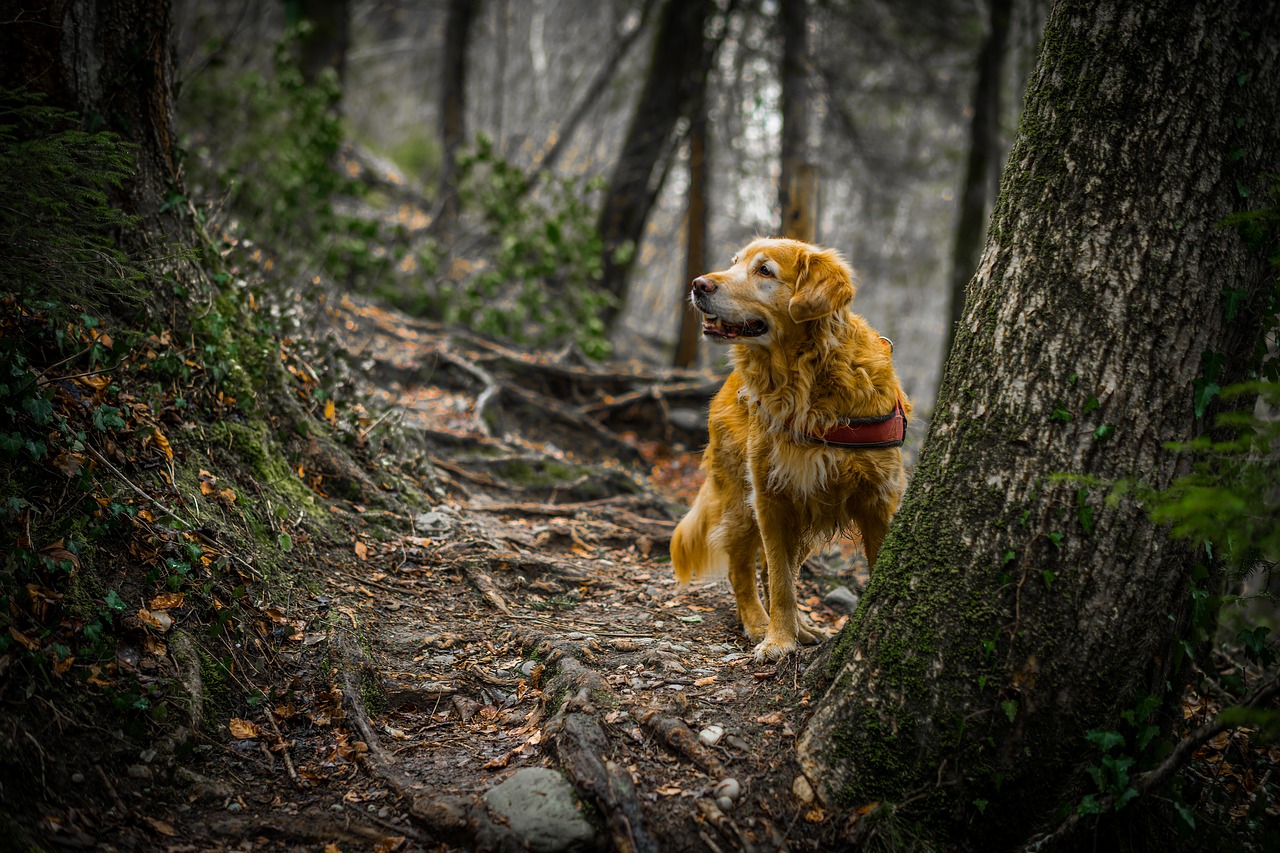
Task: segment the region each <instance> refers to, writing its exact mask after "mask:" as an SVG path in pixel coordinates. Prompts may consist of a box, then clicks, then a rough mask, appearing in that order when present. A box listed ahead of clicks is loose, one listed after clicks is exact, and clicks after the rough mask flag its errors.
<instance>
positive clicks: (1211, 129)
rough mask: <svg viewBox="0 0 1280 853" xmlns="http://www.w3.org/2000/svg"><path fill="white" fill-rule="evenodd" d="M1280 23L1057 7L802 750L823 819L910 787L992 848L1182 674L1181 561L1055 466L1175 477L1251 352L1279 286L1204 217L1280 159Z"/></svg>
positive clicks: (1024, 834) (1239, 14)
mask: <svg viewBox="0 0 1280 853" xmlns="http://www.w3.org/2000/svg"><path fill="white" fill-rule="evenodd" d="M1278 19H1280V8H1278V7H1276V6H1273V5H1263V4H1253V3H1250V2H1246V0H1234V2H1222V3H1197V4H1190V3H1183V2H1181V0H1146V1H1145V2H1131V0H1110V2H1088V3H1086V2H1082V0H1062V2H1059V3H1058V4H1057V5H1056V6H1055V7H1054V9H1053V11H1052V13H1051V16H1050V20H1049V22H1048V25H1047V28H1046V32H1045V35H1044V40H1043V43H1042V46H1041V54H1040V59H1039V65H1038V68H1037V71H1036V73H1035V75H1034V77H1033V79H1032V81H1031V84H1030V86H1029V88H1028V93H1027V98H1026V108H1025V110H1024V114H1023V118H1022V121H1021V125H1020V128H1019V133H1018V137H1017V140H1016V142H1015V145H1014V148H1013V151H1012V153H1011V155H1010V158H1009V170H1008V171H1007V173H1006V175H1005V177H1004V181H1003V183H1002V190H1001V196H1000V199H999V201H998V203H997V207H996V210H995V213H994V215H993V217H992V222H991V227H990V233H989V235H988V238H987V245H986V250H985V253H984V255H983V258H982V262H981V264H980V266H979V269H978V272H977V275H976V277H975V278H974V281H973V283H972V285H971V288H970V291H969V300H968V304H967V305H966V307H965V311H964V316H963V319H962V321H961V323H960V326H959V330H958V334H957V338H956V343H955V347H954V350H953V352H952V353H951V356H950V358H949V359H948V362H947V365H946V370H945V373H944V377H943V381H942V387H941V389H940V393H939V400H938V403H937V407H936V409H935V414H934V418H933V421H932V423H931V425H930V431H929V435H928V439H927V441H926V444H925V447H924V450H923V453H922V455H921V457H920V461H919V464H918V466H917V469H916V472H915V475H914V478H913V480H912V483H911V485H910V487H909V489H908V491H907V494H906V496H905V498H904V500H903V504H902V507H901V509H900V510H899V514H898V517H897V520H896V522H895V524H894V527H893V529H892V530H891V532H890V534H889V537H888V539H887V540H886V541H885V543H884V547H883V550H882V551H881V552H880V558H879V562H878V563H877V564H876V566H875V567H874V571H873V574H872V579H871V583H870V586H869V588H868V591H867V594H866V596H865V597H864V599H863V604H862V606H861V607H860V609H859V611H858V612H857V614H855V617H854V618H853V619H852V620H850V624H849V625H848V626H847V627H846V629H845V630H844V631H843V632H842V633H841V635H840V636H839V637H838V638H837V640H836V641H835V642H834V643H833V644H832V647H831V649H830V652H829V656H828V658H827V660H826V661H825V664H826V668H825V672H826V673H827V674H828V675H830V676H831V677H832V678H833V679H834V680H833V683H832V684H831V686H830V688H829V689H828V691H827V693H826V695H825V696H824V697H823V698H822V700H821V701H820V702H819V703H818V706H817V708H816V710H815V713H814V715H813V717H812V718H811V720H810V721H809V723H808V725H807V727H806V729H805V731H804V732H803V734H802V737H801V739H800V741H799V746H798V749H799V754H800V758H801V762H802V766H803V767H804V768H805V770H806V773H807V774H808V775H809V777H810V779H811V780H812V781H813V782H814V783H815V787H816V788H817V790H818V792H819V795H820V796H821V798H822V799H823V801H824V802H825V803H827V804H828V805H829V806H831V807H833V808H841V809H847V808H851V807H856V806H858V805H860V804H865V803H869V802H871V801H881V802H887V803H892V802H903V801H909V802H910V803H911V806H910V808H911V810H912V811H911V812H910V814H911V820H912V821H913V823H921V824H924V825H927V826H931V827H932V831H933V832H935V833H936V834H937V836H938V837H939V838H940V839H942V840H943V846H947V845H948V844H960V843H964V842H969V843H978V842H981V845H982V846H983V847H985V848H986V849H1004V848H1008V847H1010V846H1011V845H1013V844H1016V843H1019V842H1023V841H1026V840H1027V838H1028V836H1029V835H1030V834H1031V833H1033V832H1035V831H1036V830H1038V829H1041V828H1043V827H1044V826H1045V824H1046V822H1049V821H1052V820H1053V819H1054V816H1055V814H1057V809H1058V808H1059V807H1067V808H1070V807H1071V806H1072V804H1073V802H1074V799H1075V798H1076V797H1077V796H1079V795H1080V794H1082V793H1084V792H1085V791H1086V787H1085V786H1086V785H1087V784H1088V783H1087V780H1083V781H1082V776H1083V774H1082V773H1081V771H1080V765H1081V764H1082V763H1085V764H1087V763H1088V762H1087V760H1083V759H1084V757H1085V756H1086V755H1087V752H1086V750H1087V749H1088V746H1089V745H1088V743H1087V742H1086V740H1085V737H1084V735H1085V733H1086V732H1087V731H1088V730H1090V729H1093V728H1114V727H1115V724H1116V721H1117V716H1118V714H1119V713H1121V712H1122V711H1124V710H1125V709H1126V708H1131V707H1133V706H1134V704H1135V702H1136V697H1138V696H1139V695H1140V694H1143V693H1149V694H1155V695H1164V694H1165V692H1166V690H1167V689H1168V688H1167V686H1166V685H1167V684H1168V683H1169V681H1170V680H1173V679H1176V672H1175V670H1176V668H1177V663H1178V661H1177V657H1176V654H1175V641H1176V640H1177V639H1178V638H1179V636H1181V635H1182V634H1181V632H1183V631H1184V629H1185V627H1186V625H1187V620H1188V614H1189V598H1190V592H1189V590H1190V587H1191V585H1192V581H1191V579H1190V576H1191V569H1192V566H1193V561H1194V559H1195V558H1194V554H1193V553H1192V551H1191V549H1190V548H1189V547H1187V546H1184V545H1182V544H1179V543H1177V542H1174V541H1171V540H1170V538H1169V537H1168V535H1167V531H1166V530H1165V529H1163V528H1160V527H1157V526H1155V525H1154V524H1153V523H1152V522H1151V520H1150V518H1149V517H1148V515H1147V514H1146V512H1145V511H1144V510H1143V508H1142V507H1141V506H1140V505H1138V503H1137V502H1136V501H1135V500H1133V499H1128V500H1122V501H1121V502H1119V503H1118V504H1115V505H1111V504H1109V503H1108V502H1106V501H1104V497H1105V492H1106V489H1105V487H1104V488H1082V487H1081V482H1080V481H1078V480H1077V481H1072V480H1068V479H1063V478H1061V477H1060V476H1059V475H1062V474H1066V475H1079V476H1087V477H1091V478H1096V481H1102V482H1110V481H1116V480H1120V479H1125V478H1132V479H1136V480H1140V481H1143V482H1145V483H1146V484H1148V485H1150V486H1154V487H1157V488H1161V487H1164V486H1167V485H1168V484H1169V482H1170V481H1171V480H1172V479H1173V478H1174V477H1175V476H1176V475H1178V474H1179V473H1180V472H1181V470H1182V465H1184V464H1185V463H1184V462H1181V461H1180V458H1179V456H1178V455H1177V454H1176V453H1174V452H1172V451H1169V450H1167V449H1165V447H1164V443H1165V442H1167V441H1172V440H1186V439H1189V438H1192V437H1194V436H1196V435H1198V434H1200V433H1202V432H1204V431H1205V430H1206V428H1207V426H1208V423H1209V421H1210V418H1211V415H1212V412H1207V413H1205V414H1204V416H1203V417H1197V416H1196V412H1195V407H1194V405H1193V393H1194V388H1195V387H1196V381H1197V379H1202V378H1203V377H1204V376H1205V365H1206V364H1209V363H1220V364H1221V365H1222V367H1221V369H1220V374H1221V375H1220V376H1218V377H1217V378H1216V381H1218V382H1220V383H1221V384H1223V385H1225V384H1227V383H1228V382H1230V381H1232V380H1233V379H1239V378H1240V377H1242V376H1243V374H1244V372H1245V371H1246V370H1247V369H1248V367H1249V364H1250V362H1251V360H1252V354H1253V349H1254V347H1255V345H1256V344H1257V341H1258V334H1259V325H1260V321H1259V318H1260V316H1261V311H1260V306H1261V305H1262V304H1263V302H1264V300H1265V298H1266V296H1267V291H1268V290H1269V288H1270V287H1271V285H1270V283H1269V281H1268V279H1267V278H1266V275H1265V260H1264V259H1263V258H1261V257H1260V256H1258V255H1256V254H1253V253H1251V252H1250V251H1249V250H1248V248H1247V247H1246V246H1245V244H1244V241H1243V240H1242V239H1241V238H1240V236H1239V235H1238V234H1237V233H1235V231H1233V230H1230V229H1225V228H1223V227H1221V224H1220V223H1222V221H1223V219H1224V217H1226V216H1227V215H1229V214H1231V213H1233V212H1236V211H1239V210H1242V209H1247V208H1248V207H1249V205H1250V200H1249V199H1248V198H1245V197H1244V194H1245V193H1246V192H1248V189H1247V188H1248V187H1250V186H1253V187H1260V185H1261V184H1262V183H1263V178H1262V177H1261V176H1262V174H1263V173H1265V172H1274V171H1275V169H1276V166H1277V162H1278V161H1280V150H1278V145H1280V143H1278V142H1277V140H1280V126H1278V123H1280V122H1278V114H1277V112H1276V110H1275V104H1276V103H1277V102H1278V101H1280V58H1278V56H1277V53H1278V50H1277V45H1278V44H1280V41H1277V39H1280V20H1278ZM1227 288H1237V289H1240V290H1241V291H1242V292H1243V293H1244V294H1245V295H1246V302H1247V304H1248V307H1247V308H1246V309H1245V310H1242V311H1241V312H1240V313H1239V314H1238V315H1237V316H1236V318H1235V320H1234V322H1228V320H1227V318H1226V316H1225V315H1224V311H1223V308H1222V300H1221V294H1222V292H1223V291H1224V290H1225V289H1227ZM1210 353H1212V354H1215V355H1213V356H1212V357H1209V358H1206V354H1210ZM1096 481H1095V482H1096ZM1173 686H1174V687H1175V688H1176V683H1175V684H1174V685H1173ZM983 801H986V802H985V803H984V802H983ZM979 804H981V807H979Z"/></svg>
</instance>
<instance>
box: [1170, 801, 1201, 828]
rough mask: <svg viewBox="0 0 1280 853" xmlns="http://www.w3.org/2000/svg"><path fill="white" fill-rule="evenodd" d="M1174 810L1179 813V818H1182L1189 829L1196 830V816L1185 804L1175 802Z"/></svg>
mask: <svg viewBox="0 0 1280 853" xmlns="http://www.w3.org/2000/svg"><path fill="white" fill-rule="evenodd" d="M1173 808H1174V811H1176V812H1177V813H1178V817H1180V818H1182V822H1183V823H1185V824H1186V825H1187V828H1188V829H1195V828H1196V815H1195V812H1194V811H1192V810H1191V809H1189V808H1187V806H1186V805H1185V804H1183V803H1180V802H1178V801H1177V800H1174V801H1173Z"/></svg>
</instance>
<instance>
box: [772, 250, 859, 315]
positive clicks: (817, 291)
mask: <svg viewBox="0 0 1280 853" xmlns="http://www.w3.org/2000/svg"><path fill="white" fill-rule="evenodd" d="M855 287H856V285H855V283H854V272H853V269H852V268H851V267H850V266H849V265H848V264H847V263H845V261H844V258H842V257H840V253H839V252H836V251H833V250H831V249H825V250H822V251H816V250H802V251H801V253H800V256H799V257H798V258H797V259H796V292H795V293H794V294H793V295H792V297H791V301H790V302H789V303H788V304H787V312H788V313H790V314H791V319H792V320H795V321H796V322H797V323H807V322H808V321H810V320H816V319H818V318H819V317H826V316H827V315H828V314H834V313H836V312H837V311H841V310H843V309H844V308H846V307H848V305H849V303H850V302H852V301H853V293H854V290H855Z"/></svg>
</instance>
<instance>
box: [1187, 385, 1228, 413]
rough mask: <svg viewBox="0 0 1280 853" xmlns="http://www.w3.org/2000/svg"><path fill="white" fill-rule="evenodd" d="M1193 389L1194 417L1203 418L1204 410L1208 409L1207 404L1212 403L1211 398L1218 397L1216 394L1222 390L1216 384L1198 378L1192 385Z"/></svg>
mask: <svg viewBox="0 0 1280 853" xmlns="http://www.w3.org/2000/svg"><path fill="white" fill-rule="evenodd" d="M1192 384H1193V386H1194V388H1195V409H1196V417H1197V418H1202V417H1204V413H1205V410H1206V409H1208V408H1209V404H1210V403H1212V402H1213V398H1214V397H1217V396H1218V392H1219V391H1221V390H1222V389H1221V388H1219V387H1218V385H1217V383H1215V382H1209V381H1208V380H1206V379H1203V378H1198V379H1196V380H1195V382H1194V383H1192Z"/></svg>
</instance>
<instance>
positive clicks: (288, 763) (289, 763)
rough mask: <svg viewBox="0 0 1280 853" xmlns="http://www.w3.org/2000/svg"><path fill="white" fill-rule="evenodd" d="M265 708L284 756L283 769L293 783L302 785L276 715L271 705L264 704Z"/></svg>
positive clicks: (281, 753)
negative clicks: (287, 772)
mask: <svg viewBox="0 0 1280 853" xmlns="http://www.w3.org/2000/svg"><path fill="white" fill-rule="evenodd" d="M265 707H266V709H267V722H268V723H270V724H271V731H272V732H274V733H275V736H276V740H278V741H279V742H280V755H281V757H282V758H284V769H285V770H287V771H289V778H290V779H292V780H293V784H294V785H295V786H297V787H302V780H301V779H299V778H298V771H297V770H296V769H295V768H294V766H293V758H292V757H291V756H290V755H289V742H288V741H287V740H285V739H284V735H283V734H281V733H280V725H279V724H278V723H277V722H276V715H275V714H274V713H273V712H272V710H271V705H270V704H266V705H265Z"/></svg>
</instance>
